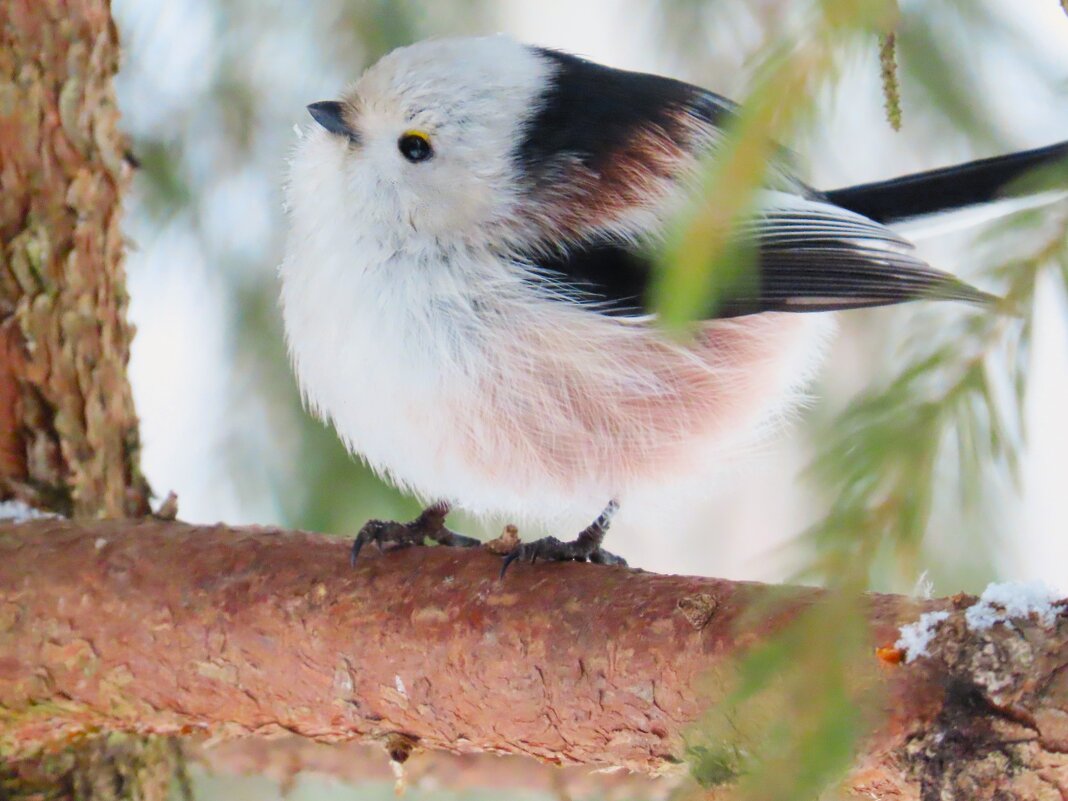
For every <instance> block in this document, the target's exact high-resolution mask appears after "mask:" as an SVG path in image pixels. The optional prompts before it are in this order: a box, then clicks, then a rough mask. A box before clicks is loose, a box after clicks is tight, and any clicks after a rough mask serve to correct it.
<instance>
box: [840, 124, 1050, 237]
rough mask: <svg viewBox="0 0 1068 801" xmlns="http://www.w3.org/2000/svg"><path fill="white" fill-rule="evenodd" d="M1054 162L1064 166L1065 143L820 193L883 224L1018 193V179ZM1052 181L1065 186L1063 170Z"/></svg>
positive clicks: (1034, 189) (1024, 190)
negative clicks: (1016, 184) (1061, 163)
mask: <svg viewBox="0 0 1068 801" xmlns="http://www.w3.org/2000/svg"><path fill="white" fill-rule="evenodd" d="M1058 162H1065V163H1066V165H1068V142H1060V143H1058V144H1055V145H1049V146H1047V147H1040V148H1037V149H1035V150H1024V151H1021V152H1019V153H1011V154H1009V155H1006V156H994V157H993V158H988V159H981V160H979V161H972V162H968V163H967V164H958V165H955V166H952V167H943V168H942V169H938V170H930V171H928V172H920V173H916V174H914V175H906V176H903V177H901V178H893V179H891V180H889V181H879V182H877V183H870V184H860V185H858V186H848V187H845V188H843V189H834V190H831V191H830V192H825V193H824V198H825V199H826V200H827V201H829V202H831V203H833V204H835V205H836V206H841V207H842V208H845V209H849V210H850V211H854V212H856V213H857V214H863V215H864V216H865V217H867V218H868V219H870V220H875V221H876V222H880V223H884V224H888V223H894V222H898V221H900V220H906V219H910V218H914V217H922V216H925V215H928V214H936V213H938V212H942V211H951V210H953V209H960V208H965V207H967V206H974V205H977V204H980V203H987V202H990V201H992V200H998V199H1001V198H1005V197H1012V196H1014V195H1017V194H1021V191H1014V190H1015V189H1016V187H1014V183H1015V182H1016V181H1017V179H1019V178H1021V177H1022V176H1024V175H1026V174H1027V173H1029V172H1031V171H1032V170H1036V169H1038V168H1040V167H1046V166H1050V165H1054V164H1057V163H1058ZM1056 180H1057V181H1058V185H1059V186H1068V175H1058V176H1057V177H1056ZM1050 188H1053V187H1050V186H1042V187H1032V186H1027V187H1022V188H1021V189H1022V193H1023V194H1031V193H1033V192H1037V191H1042V190H1045V189H1050Z"/></svg>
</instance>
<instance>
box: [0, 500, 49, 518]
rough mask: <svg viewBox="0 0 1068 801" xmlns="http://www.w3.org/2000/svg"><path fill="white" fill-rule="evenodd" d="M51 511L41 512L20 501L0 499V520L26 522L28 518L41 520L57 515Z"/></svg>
mask: <svg viewBox="0 0 1068 801" xmlns="http://www.w3.org/2000/svg"><path fill="white" fill-rule="evenodd" d="M57 516H58V515H54V514H52V513H51V512H42V511H41V510H40V509H34V508H33V507H32V506H30V505H28V504H25V503H23V502H22V501H0V522H4V523H26V522H27V521H30V520H43V519H45V518H49V517H57Z"/></svg>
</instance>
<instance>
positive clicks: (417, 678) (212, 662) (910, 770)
mask: <svg viewBox="0 0 1068 801" xmlns="http://www.w3.org/2000/svg"><path fill="white" fill-rule="evenodd" d="M499 568H500V562H499V559H498V558H497V557H494V556H492V555H491V554H488V553H485V552H483V551H460V550H453V549H446V548H436V549H431V548H428V549H423V548H412V549H408V550H405V551H400V552H394V553H388V554H376V553H369V554H367V555H366V559H364V558H363V557H362V556H361V564H360V565H359V566H358V567H357V568H356V569H351V568H350V567H349V565H348V559H347V554H346V545H345V544H344V543H340V542H337V541H336V540H330V539H328V538H324V537H321V536H316V535H310V534H304V533H299V532H282V531H274V530H263V529H229V528H225V527H222V526H219V527H214V528H197V527H192V526H188V525H185V524H182V523H165V522H160V521H151V522H140V523H122V522H108V523H95V524H92V525H79V524H74V523H68V522H64V521H43V522H35V523H26V524H22V525H18V526H8V527H6V528H0V610H2V617H0V654H2V655H3V657H2V659H0V707H2V709H3V710H4V715H5V717H6V721H5V725H4V732H5V734H4V739H3V748H5V749H7V750H8V751H9V752H10V751H16V750H23V749H26V748H28V747H31V746H35V745H40V744H43V743H46V742H50V741H52V742H54V741H55V740H56V738H69V737H77V736H79V735H80V734H81V733H83V732H87V731H93V730H96V729H97V728H98V727H99V728H104V729H107V730H126V731H138V732H156V733H173V732H184V733H193V732H197V733H202V734H204V735H210V736H212V737H223V738H226V737H231V736H239V735H246V734H257V735H266V734H273V733H281V732H288V733H295V734H299V735H302V736H304V737H308V738H312V739H314V740H319V741H325V742H334V741H349V740H377V741H380V742H387V741H389V740H390V738H391V737H394V738H395V737H397V736H398V735H402V736H403V738H402V739H401V740H399V741H396V742H399V743H400V744H403V743H404V742H406V741H407V740H410V741H412V742H414V743H417V744H418V745H419V746H420V747H422V748H426V749H432V750H442V751H448V752H453V753H477V752H494V753H511V754H524V755H528V756H533V757H536V758H538V759H540V760H543V761H546V762H553V763H558V764H582V765H599V766H605V765H616V766H623V767H626V768H629V769H632V770H635V771H639V772H642V773H647V774H658V773H664V772H671V771H674V770H677V769H678V767H677V766H678V762H679V759H680V758H681V757H682V755H683V742H684V736H685V734H686V731H687V727H689V726H690V725H691V724H692V723H693V722H694V721H696V720H697V719H698V717H699V715H700V714H701V713H702V711H703V710H705V709H706V708H707V706H708V704H709V703H710V702H711V701H712V700H714V697H715V694H716V692H717V689H719V688H718V687H717V685H716V682H714V681H709V676H710V675H713V676H714V675H716V672H717V669H724V668H726V667H727V665H729V661H730V660H731V658H732V657H733V656H735V655H737V653H738V652H739V650H740V649H742V648H745V647H746V646H748V645H751V644H752V643H753V642H755V641H758V640H759V639H760V638H761V637H763V636H765V635H766V634H767V633H768V632H770V631H772V630H774V629H775V628H776V627H777V626H779V625H781V624H782V623H783V622H784V621H785V620H787V619H788V618H789V617H791V616H792V615H793V614H796V613H797V611H799V610H800V609H803V608H805V607H806V606H807V605H809V604H811V603H812V602H813V601H815V600H816V599H817V598H818V597H819V595H820V593H819V592H818V591H816V590H810V589H796V590H792V591H788V592H787V593H786V595H785V597H786V599H787V603H785V604H782V603H780V604H779V605H778V606H777V607H776V608H777V609H778V610H779V611H777V612H775V613H764V614H762V615H759V616H757V617H755V618H752V619H748V618H747V619H746V622H745V624H744V627H743V628H741V629H739V628H738V626H739V622H740V620H742V616H743V615H745V614H747V613H750V614H751V613H752V611H753V610H754V609H760V608H763V607H762V604H763V603H764V602H765V601H767V600H768V597H769V594H771V593H774V594H775V597H776V598H782V597H783V590H782V589H781V588H768V587H763V586H761V585H756V584H748V583H733V582H728V581H722V580H716V579H698V578H686V577H677V576H660V575H654V574H649V573H642V572H640V571H630V570H626V569H617V568H606V567H593V566H588V565H578V564H550V565H536V566H529V565H522V566H519V569H517V570H515V571H514V573H512V574H509V576H508V577H507V578H506V580H505V581H503V582H501V581H499V580H498V578H497V575H498V571H499ZM973 600H974V599H971V598H968V597H964V596H961V597H958V598H955V599H946V600H941V601H927V602H917V601H914V600H910V599H904V598H900V597H895V596H885V595H873V596H870V597H868V598H867V599H866V600H865V603H866V605H867V606H866V608H867V616H868V620H869V622H870V627H871V631H872V636H873V642H875V643H893V642H894V641H895V640H896V638H897V636H898V628H899V626H900V625H901V624H903V623H906V622H911V621H912V620H914V619H915V618H916V616H917V615H918V614H919V613H920V612H921V611H929V610H931V609H945V610H947V611H950V613H951V615H950V617H949V619H948V620H947V621H946V622H945V623H943V624H942V628H940V629H939V633H938V637H937V638H936V639H935V642H934V643H933V644H932V646H931V649H930V650H931V656H930V657H929V658H923V659H920V660H918V661H916V662H914V663H913V664H910V665H903V664H892V662H893V660H892V659H887V658H885V657H886V655H885V653H884V659H883V660H880V659H878V658H877V657H876V656H875V655H874V654H873V656H872V661H873V667H875V669H874V670H873V671H872V673H871V679H870V681H871V682H873V683H874V684H876V685H878V687H877V688H876V689H879V690H881V693H880V697H881V698H882V699H883V703H884V707H885V710H884V711H885V715H884V722H883V724H882V725H881V727H880V729H879V731H878V732H877V734H875V735H874V736H872V737H871V738H869V739H868V740H867V741H866V742H865V745H864V753H863V754H862V755H861V756H860V758H859V760H858V768H857V771H856V774H855V775H854V777H853V779H852V783H853V786H854V788H855V790H856V791H857V792H858V793H864V794H867V797H875V798H917V797H920V793H921V791H922V793H923V797H924V798H925V799H931V798H953V799H957V798H959V799H965V798H967V799H984V798H990V799H993V798H998V799H1035V798H1059V795H1058V793H1059V792H1061V791H1063V792H1066V793H1068V772H1066V770H1068V757H1066V756H1065V755H1066V753H1068V678H1066V676H1068V671H1065V670H1064V669H1063V668H1064V667H1065V666H1066V665H1068V620H1066V619H1065V616H1064V615H1061V616H1060V618H1059V620H1058V623H1057V625H1056V626H1054V627H1053V628H1052V629H1044V628H1043V627H1042V625H1041V624H1040V623H1039V622H1037V621H1026V620H1021V621H1016V622H1015V623H1014V624H1013V625H999V626H996V627H994V628H992V629H990V630H988V631H986V632H981V633H980V632H975V631H970V630H968V629H967V627H966V626H965V625H964V621H963V611H962V610H963V609H964V608H965V607H967V606H968V605H970V603H971V602H972V601H973ZM397 747H399V746H397ZM401 750H403V748H402V749H401Z"/></svg>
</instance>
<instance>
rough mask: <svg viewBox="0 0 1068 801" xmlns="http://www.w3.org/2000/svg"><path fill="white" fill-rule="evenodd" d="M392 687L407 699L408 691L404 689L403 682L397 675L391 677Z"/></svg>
mask: <svg viewBox="0 0 1068 801" xmlns="http://www.w3.org/2000/svg"><path fill="white" fill-rule="evenodd" d="M393 685H394V686H395V687H396V688H397V692H399V693H400V694H401V695H403V696H404V697H405V698H407V697H408V690H407V689H405V687H404V682H403V681H401V677H400V674H397V675H395V676H394V677H393Z"/></svg>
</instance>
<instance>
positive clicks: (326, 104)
mask: <svg viewBox="0 0 1068 801" xmlns="http://www.w3.org/2000/svg"><path fill="white" fill-rule="evenodd" d="M343 110H344V107H343V106H342V105H341V104H340V103H338V102H337V101H336V100H321V101H319V102H318V103H312V104H311V105H310V106H308V113H309V114H311V115H312V118H313V119H314V120H315V121H316V122H317V123H319V124H320V125H322V126H323V127H324V128H326V130H328V131H330V133H332V134H337V135H338V136H347V137H348V138H349V139H351V140H352V141H353V142H359V141H360V136H359V134H357V133H356V132H355V131H354V130H352V128H350V127H349V126H348V125H346V124H345V120H343V119H342V117H341V114H342V111H343Z"/></svg>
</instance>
